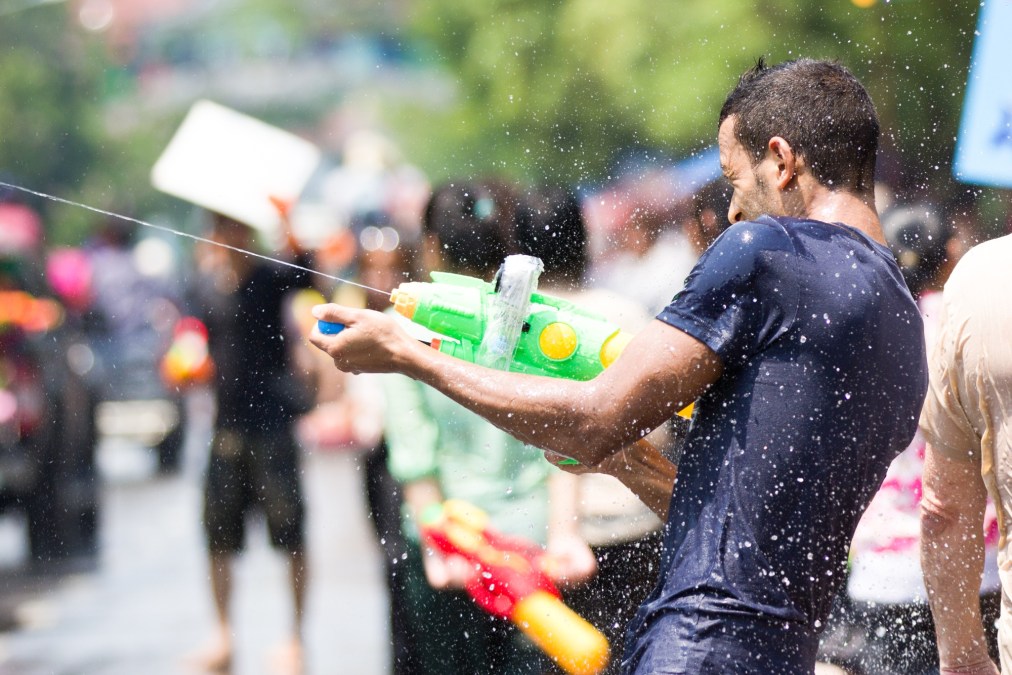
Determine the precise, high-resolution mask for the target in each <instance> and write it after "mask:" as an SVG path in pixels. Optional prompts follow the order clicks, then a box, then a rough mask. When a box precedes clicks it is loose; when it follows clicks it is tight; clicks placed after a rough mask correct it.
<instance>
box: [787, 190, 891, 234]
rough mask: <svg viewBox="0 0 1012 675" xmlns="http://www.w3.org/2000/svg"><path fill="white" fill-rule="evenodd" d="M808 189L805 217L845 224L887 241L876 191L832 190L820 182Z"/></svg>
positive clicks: (804, 206) (804, 205) (803, 209)
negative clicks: (878, 209) (877, 203)
mask: <svg viewBox="0 0 1012 675" xmlns="http://www.w3.org/2000/svg"><path fill="white" fill-rule="evenodd" d="M806 192H807V194H806V197H807V198H806V199H805V202H804V204H803V205H802V206H801V210H802V212H803V214H804V217H805V218H811V219H813V220H821V221H823V222H826V223H843V224H845V225H849V226H850V227H853V228H855V229H858V230H861V231H862V232H864V233H865V234H867V235H868V236H869V237H871V238H872V239H874V240H875V241H877V242H879V243H880V244H886V240H885V236H884V235H883V234H882V226H881V224H880V222H879V217H878V211H877V210H876V209H875V195H874V193H872V192H869V193H867V194H865V193H856V192H851V191H849V190H829V189H828V188H826V187H824V186H822V185H817V186H815V187H813V188H812V189H810V190H808V191H806Z"/></svg>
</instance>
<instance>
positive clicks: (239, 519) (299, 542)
mask: <svg viewBox="0 0 1012 675" xmlns="http://www.w3.org/2000/svg"><path fill="white" fill-rule="evenodd" d="M253 509H259V510H260V511H261V512H262V513H263V514H264V516H265V517H266V520H267V529H268V532H270V537H271V543H272V544H273V545H274V546H275V547H276V548H279V549H281V550H284V551H287V552H289V553H299V552H301V551H302V550H303V543H304V542H303V536H304V535H303V526H304V521H305V506H304V504H303V498H302V486H301V483H300V480H299V458H298V448H297V447H296V445H295V440H294V438H293V437H292V435H291V433H290V432H288V431H287V430H285V431H277V432H262V431H254V432H247V431H241V430H237V429H217V430H215V434H214V440H213V441H212V443H211V456H210V462H209V464H208V469H207V482H206V484H205V487H204V532H205V534H206V536H207V545H208V549H209V550H210V552H211V553H213V554H225V553H237V552H239V551H241V550H242V548H243V545H244V543H245V531H246V528H245V519H246V514H247V513H248V512H250V511H251V510H253Z"/></svg>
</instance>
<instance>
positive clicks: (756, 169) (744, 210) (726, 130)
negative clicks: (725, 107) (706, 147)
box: [717, 116, 783, 224]
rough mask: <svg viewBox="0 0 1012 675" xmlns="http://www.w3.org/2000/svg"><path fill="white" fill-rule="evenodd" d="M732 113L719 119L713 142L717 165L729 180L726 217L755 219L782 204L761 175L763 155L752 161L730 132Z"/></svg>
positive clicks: (779, 211) (775, 212)
mask: <svg viewBox="0 0 1012 675" xmlns="http://www.w3.org/2000/svg"><path fill="white" fill-rule="evenodd" d="M734 125H735V118H734V116H731V117H728V118H727V119H725V120H724V121H723V123H721V125H720V129H719V130H718V131H717V146H718V148H719V149H720V168H721V170H722V171H723V172H724V176H725V177H726V178H727V180H728V181H729V182H730V183H731V187H732V188H733V190H734V191H733V193H732V194H731V207H730V208H729V209H728V212H727V219H728V221H730V222H731V223H732V224H733V223H737V222H738V221H741V220H755V219H756V218H758V217H759V216H761V215H763V214H767V215H774V216H775V215H781V214H782V212H783V205H782V204H781V202H780V199H779V195H778V194H777V192H776V191H775V190H773V189H771V188H770V183H769V181H768V179H767V178H764V176H763V170H764V169H768V168H769V167H768V166H766V165H767V164H768V160H767V159H763V160H762V161H761V162H760V163H759V164H758V165H756V166H753V165H752V157H751V156H750V155H749V153H748V151H747V150H746V149H745V147H744V146H743V145H742V144H741V142H740V141H739V140H738V139H737V138H735V136H734Z"/></svg>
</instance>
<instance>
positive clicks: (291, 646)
mask: <svg viewBox="0 0 1012 675" xmlns="http://www.w3.org/2000/svg"><path fill="white" fill-rule="evenodd" d="M304 667H305V665H304V663H303V661H302V641H301V640H299V639H298V638H292V639H291V640H289V641H288V642H285V643H283V644H281V645H279V646H278V647H276V648H275V649H274V650H273V652H272V653H271V672H272V673H274V675H302V673H303V670H304Z"/></svg>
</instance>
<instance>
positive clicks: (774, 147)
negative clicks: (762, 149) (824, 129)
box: [767, 136, 800, 190]
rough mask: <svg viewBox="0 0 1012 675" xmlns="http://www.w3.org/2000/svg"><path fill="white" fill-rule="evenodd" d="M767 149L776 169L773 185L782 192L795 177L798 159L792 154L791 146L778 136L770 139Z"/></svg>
mask: <svg viewBox="0 0 1012 675" xmlns="http://www.w3.org/2000/svg"><path fill="white" fill-rule="evenodd" d="M767 148H768V151H769V154H770V156H771V157H772V159H773V161H774V162H775V164H776V168H777V173H776V178H775V179H774V183H775V185H776V186H777V187H778V188H779V189H781V190H783V189H785V188H786V187H787V186H788V184H790V182H791V181H792V180H793V179H794V177H795V175H797V171H798V168H799V167H798V163H799V161H800V158H799V157H798V156H797V155H795V154H794V148H792V147H791V144H790V143H788V142H787V141H786V140H784V139H783V138H782V137H780V136H774V137H773V138H771V139H770V142H769V145H768V146H767Z"/></svg>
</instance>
